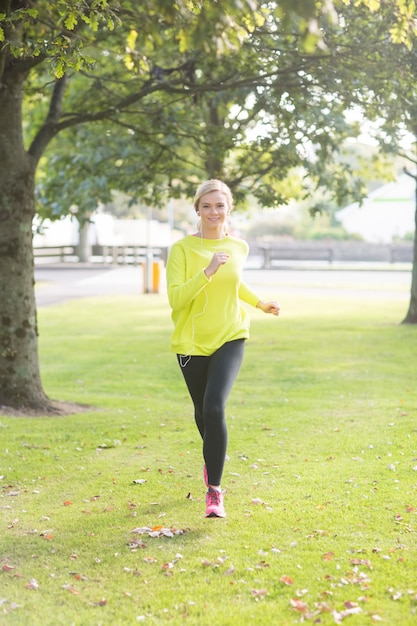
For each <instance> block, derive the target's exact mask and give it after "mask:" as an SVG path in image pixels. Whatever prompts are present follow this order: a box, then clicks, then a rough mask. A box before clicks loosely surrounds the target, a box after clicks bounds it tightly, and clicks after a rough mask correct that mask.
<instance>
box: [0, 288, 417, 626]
mask: <svg viewBox="0 0 417 626" xmlns="http://www.w3.org/2000/svg"><path fill="white" fill-rule="evenodd" d="M281 305H282V315H281V317H280V318H279V319H278V320H277V319H276V318H273V317H272V316H265V315H263V314H262V313H261V312H259V311H256V310H251V318H252V330H251V334H252V337H251V340H250V341H249V342H248V343H247V346H246V354H245V360H244V364H243V367H242V370H241V373H240V375H239V378H238V380H237V382H236V384H235V387H234V389H233V392H232V395H231V397H230V400H229V404H228V423H229V449H228V461H227V463H226V468H225V474H224V479H223V487H224V488H225V489H226V490H227V493H226V496H225V505H226V510H227V518H226V519H205V518H204V496H205V488H204V484H203V480H202V458H201V442H200V440H199V437H198V434H197V429H196V428H195V426H194V423H193V416H192V408H191V402H190V400H189V397H188V394H187V392H186V388H185V384H184V382H183V380H182V377H181V373H180V371H179V369H178V366H177V363H176V360H175V356H174V355H173V354H171V353H170V352H169V347H168V346H169V338H170V334H171V320H170V314H169V309H168V306H167V302H166V298H165V296H163V295H160V296H158V295H142V296H137V297H133V296H132V297H126V298H108V299H100V300H78V301H74V302H71V303H68V304H65V305H62V306H54V307H50V308H44V309H41V310H40V311H39V323H40V331H41V337H40V351H41V355H40V356H41V364H42V374H43V382H44V386H45V389H46V391H47V393H48V395H49V396H50V397H51V398H53V399H56V400H66V401H73V402H78V403H82V404H86V405H91V406H92V407H93V410H90V411H85V412H83V413H79V414H76V415H71V416H67V417H48V418H45V417H43V418H42V417H40V418H16V417H15V418H11V417H1V418H0V455H1V457H0V463H1V467H0V475H1V481H0V485H1V487H2V488H1V499H0V522H1V532H0V557H1V566H2V571H1V572H0V581H1V586H0V589H1V590H0V623H1V624H7V625H9V624H10V625H13V624H30V625H31V626H38V625H39V626H48V625H51V626H52V625H54V626H55V625H57V624H65V625H72V624H74V625H77V626H78V625H85V626H90V625H112V626H113V625H125V624H126V625H130V624H136V623H144V624H149V625H156V624H170V625H174V626H180V625H183V624H189V625H198V626H226V625H233V626H237V625H240V624H250V625H252V624H256V625H257V626H258V625H261V626H262V625H264V624H265V625H269V624H273V625H278V626H281V625H289V624H300V623H311V624H323V625H328V624H339V623H343V624H349V625H352V626H358V625H359V626H362V625H368V624H369V625H371V624H375V623H382V624H386V625H387V626H397V625H398V626H407V625H408V624H410V625H411V624H415V623H416V619H417V617H416V613H417V575H416V547H417V545H416V544H417V541H416V526H417V524H416V522H417V519H416V511H417V442H416V431H417V384H416V380H417V351H416V346H417V328H413V327H405V326H401V325H399V321H400V320H401V319H402V317H404V314H405V311H406V301H401V299H398V298H397V299H390V300H388V299H387V300H385V299H382V298H378V297H377V298H375V297H371V295H369V294H366V293H365V294H362V296H361V297H360V298H359V296H358V298H357V299H353V298H352V297H350V298H347V297H342V298H339V299H334V298H333V299H331V298H330V297H329V296H326V295H323V294H321V295H320V296H314V297H312V296H308V297H306V296H304V297H303V296H301V295H294V294H292V295H290V297H286V295H285V293H283V294H282V295H281ZM144 528H151V529H154V532H153V535H154V536H150V535H149V533H148V532H144V533H143V534H141V533H140V532H134V531H135V529H136V530H138V529H144ZM163 529H171V530H173V532H172V534H173V536H164V535H163V534H162V533H163V532H164V531H163ZM151 534H152V533H151Z"/></svg>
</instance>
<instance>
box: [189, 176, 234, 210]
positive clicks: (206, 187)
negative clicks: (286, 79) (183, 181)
mask: <svg viewBox="0 0 417 626" xmlns="http://www.w3.org/2000/svg"><path fill="white" fill-rule="evenodd" d="M211 191H219V192H220V193H222V194H223V195H224V196H225V197H226V204H227V208H228V209H229V211H231V210H232V209H233V196H232V192H231V191H230V189H229V187H228V186H227V185H226V183H224V182H223V181H221V180H217V179H216V178H212V179H210V180H205V181H204V182H203V183H201V185H199V187H198V188H197V191H196V194H195V196H194V209H195V210H196V211H198V205H199V204H200V200H201V198H202V197H203V196H205V195H206V194H207V193H210V192H211Z"/></svg>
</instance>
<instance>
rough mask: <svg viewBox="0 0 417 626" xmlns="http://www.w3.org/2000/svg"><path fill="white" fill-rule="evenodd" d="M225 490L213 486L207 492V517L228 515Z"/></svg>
mask: <svg viewBox="0 0 417 626" xmlns="http://www.w3.org/2000/svg"><path fill="white" fill-rule="evenodd" d="M223 499H224V496H223V492H222V491H216V490H215V489H212V488H211V487H209V488H208V491H207V493H206V517H226V513H225V510H224V504H223Z"/></svg>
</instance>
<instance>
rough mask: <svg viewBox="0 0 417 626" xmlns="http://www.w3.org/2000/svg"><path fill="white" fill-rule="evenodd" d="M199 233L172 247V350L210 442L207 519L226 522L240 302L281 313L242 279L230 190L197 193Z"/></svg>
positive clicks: (240, 348) (245, 327) (242, 318)
mask: <svg viewBox="0 0 417 626" xmlns="http://www.w3.org/2000/svg"><path fill="white" fill-rule="evenodd" d="M194 208H195V210H196V213H197V215H198V216H199V217H200V222H199V226H198V232H197V233H195V234H194V235H187V236H186V237H184V238H183V239H182V240H180V241H178V242H176V243H175V244H173V246H172V248H171V250H170V253H169V257H168V262H167V269H166V275H167V289H168V299H169V303H170V306H171V308H172V320H173V322H174V332H173V335H172V341H171V349H172V350H173V351H174V352H175V353H176V354H177V360H178V363H179V365H180V368H181V371H182V374H183V376H184V379H185V383H186V385H187V388H188V391H189V393H190V396H191V399H192V401H193V404H194V416H195V422H196V424H197V428H198V430H199V432H200V435H201V437H202V440H203V457H204V461H205V465H204V470H203V474H204V481H205V484H206V486H207V494H206V517H225V516H226V513H225V510H224V502H223V496H224V494H223V492H222V489H221V478H222V474H223V467H224V462H225V458H226V448H227V426H226V420H225V407H226V401H227V398H228V396H229V394H230V391H231V389H232V386H233V383H234V381H235V379H236V376H237V374H238V372H239V369H240V365H241V363H242V358H243V352H244V342H245V339H248V337H249V316H248V313H247V311H246V309H245V308H244V307H243V306H242V305H241V302H240V301H243V302H246V303H247V304H250V305H252V306H254V307H257V308H259V309H261V310H262V311H264V312H265V313H272V314H273V315H278V314H279V305H278V303H277V302H263V301H262V300H260V299H259V298H258V297H257V296H256V294H255V293H254V292H253V291H252V290H251V289H249V287H248V286H247V285H246V284H245V283H244V282H243V281H242V279H241V275H242V269H243V265H244V262H245V260H246V257H247V255H248V244H247V243H246V242H245V241H243V240H242V239H238V238H236V237H232V236H230V235H228V234H227V231H226V219H227V216H228V214H229V213H230V211H231V210H232V208H233V198H232V194H231V191H230V189H229V187H228V186H227V185H226V184H225V183H223V182H222V181H220V180H208V181H205V182H203V183H202V184H201V185H200V186H199V187H198V189H197V192H196V195H195V197H194Z"/></svg>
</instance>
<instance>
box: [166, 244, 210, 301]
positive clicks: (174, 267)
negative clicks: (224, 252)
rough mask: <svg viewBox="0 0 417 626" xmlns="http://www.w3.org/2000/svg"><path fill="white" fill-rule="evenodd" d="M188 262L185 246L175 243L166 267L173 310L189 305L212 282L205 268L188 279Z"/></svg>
mask: <svg viewBox="0 0 417 626" xmlns="http://www.w3.org/2000/svg"><path fill="white" fill-rule="evenodd" d="M186 263H187V260H186V257H185V252H184V249H183V247H182V246H179V245H175V244H174V245H173V246H172V248H171V250H170V253H169V256H168V261H167V268H166V277H167V290H168V301H169V304H170V306H171V308H172V310H173V311H178V310H179V309H183V308H184V307H186V306H188V305H189V304H190V303H191V302H192V301H193V300H194V298H195V297H196V296H197V295H198V294H199V293H200V292H201V291H202V290H203V289H204V287H205V286H206V285H207V283H208V282H210V279H209V278H207V276H206V274H205V272H204V268H203V269H201V270H199V271H198V272H197V273H196V274H195V275H194V276H192V277H191V278H189V279H188V280H187V278H186Z"/></svg>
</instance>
